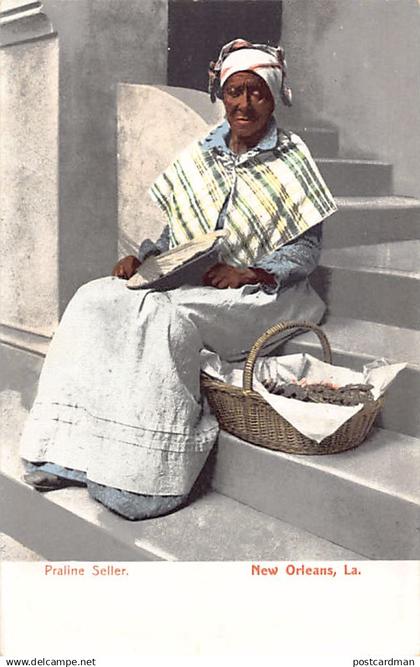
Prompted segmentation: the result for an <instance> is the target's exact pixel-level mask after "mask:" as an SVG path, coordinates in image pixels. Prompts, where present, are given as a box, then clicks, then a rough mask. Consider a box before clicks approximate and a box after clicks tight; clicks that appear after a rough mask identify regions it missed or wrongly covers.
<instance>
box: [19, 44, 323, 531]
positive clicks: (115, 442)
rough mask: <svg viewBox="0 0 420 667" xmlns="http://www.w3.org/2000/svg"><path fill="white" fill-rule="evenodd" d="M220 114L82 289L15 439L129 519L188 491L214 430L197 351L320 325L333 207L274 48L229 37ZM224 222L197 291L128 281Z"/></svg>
mask: <svg viewBox="0 0 420 667" xmlns="http://www.w3.org/2000/svg"><path fill="white" fill-rule="evenodd" d="M210 74H211V86H210V88H211V94H212V98H213V99H214V96H215V94H217V91H218V90H219V91H221V95H222V99H223V103H224V105H225V109H226V121H225V122H224V123H222V124H221V125H220V126H219V127H218V128H217V129H215V130H213V131H212V132H210V134H209V135H208V136H207V137H205V138H204V139H203V140H201V141H200V142H198V143H195V144H194V145H193V146H192V147H190V148H189V149H188V150H187V151H186V152H185V153H183V154H182V155H181V156H180V157H179V158H178V159H177V160H176V161H175V162H174V163H173V164H172V165H171V166H170V167H169V168H168V169H167V170H166V171H165V172H164V173H163V174H161V175H160V176H159V178H158V179H157V180H156V182H155V183H154V185H153V186H152V188H151V194H152V197H153V198H154V199H155V201H156V202H157V203H158V204H159V205H160V206H161V208H162V209H163V211H164V212H165V213H166V216H167V220H168V226H167V227H166V228H165V230H164V232H163V234H162V236H161V237H160V239H159V240H158V241H157V242H156V243H152V242H151V241H147V242H144V243H143V244H142V246H141V248H140V253H139V257H138V258H136V257H133V256H130V257H125V258H123V259H122V260H120V261H119V262H118V263H117V265H116V266H115V267H114V270H113V275H112V276H110V277H108V278H103V279H101V280H95V281H93V282H91V283H88V284H87V285H84V286H83V287H81V288H80V289H79V290H78V292H77V293H76V295H75V296H74V297H73V299H72V301H71V302H70V303H69V305H68V307H67V309H66V312H65V313H64V315H63V318H62V321H61V323H60V326H59V327H58V330H57V332H56V334H55V336H54V338H53V340H52V342H51V345H50V349H49V351H48V355H47V357H46V360H45V363H44V367H43V371H42V374H41V378H40V382H39V390H38V395H37V398H36V401H35V403H34V406H33V408H32V410H31V413H30V415H29V418H28V421H27V424H26V427H25V430H24V434H23V438H22V445H21V454H22V457H23V458H24V460H25V462H26V467H27V469H28V472H27V474H26V475H25V480H26V481H27V482H28V483H29V484H32V485H33V486H34V487H35V488H36V489H38V490H40V491H47V490H50V489H55V488H60V487H62V486H66V485H86V486H87V489H88V492H89V494H90V495H91V496H92V497H93V498H95V499H96V500H98V501H99V502H101V503H102V504H103V505H105V506H106V507H108V508H110V509H112V510H114V511H115V512H118V513H119V514H121V515H122V516H124V517H126V518H128V519H134V520H135V519H144V518H148V517H153V516H158V515H161V514H165V513H167V512H169V511H172V510H174V509H176V508H178V507H180V506H182V505H183V504H185V503H186V502H187V500H188V496H189V493H190V491H191V488H192V486H193V484H194V482H195V480H196V479H197V477H198V475H199V473H200V471H201V469H202V468H203V466H204V464H205V462H206V459H207V457H208V454H209V452H210V450H211V449H212V447H213V445H214V443H215V441H216V438H217V433H218V425H217V421H216V419H215V417H214V416H213V415H212V414H210V413H209V412H208V409H207V408H206V404H205V403H204V404H203V402H202V398H201V395H200V350H202V349H203V348H207V349H210V350H213V351H215V352H217V353H218V354H219V356H220V357H221V358H222V359H223V360H233V359H238V358H240V357H241V356H242V357H243V356H244V355H245V354H246V352H247V351H248V350H249V349H250V347H251V345H252V343H253V342H254V341H255V339H256V338H257V337H258V336H259V335H260V334H261V333H263V332H264V331H265V330H266V329H267V328H268V327H269V326H271V325H272V324H274V323H275V322H278V321H280V320H296V319H301V320H310V321H313V322H319V320H320V319H321V317H322V315H323V313H324V304H323V303H322V301H321V299H320V298H319V297H318V295H317V294H316V293H315V292H314V291H313V289H312V288H311V287H310V285H309V283H308V281H307V276H308V275H309V273H310V272H311V271H312V270H313V269H314V268H315V266H316V264H317V262H318V258H319V250H320V239H321V224H320V223H321V222H322V220H324V219H325V218H326V217H327V216H329V215H331V214H332V213H333V212H334V211H335V210H336V207H335V204H334V201H333V199H332V197H331V194H330V192H329V190H328V189H327V187H326V185H325V183H324V181H323V179H322V178H321V176H320V174H319V172H318V170H317V167H316V166H315V164H314V162H313V160H312V158H311V156H310V154H309V151H308V149H307V148H306V146H305V144H304V143H303V142H302V141H301V139H300V138H299V137H298V136H296V135H294V134H288V133H286V132H284V131H282V130H280V129H279V128H278V127H277V126H276V123H275V121H274V118H273V110H274V107H275V105H276V104H278V103H279V101H280V100H281V99H282V100H283V102H285V103H286V104H290V90H289V88H288V87H287V84H286V72H285V62H284V59H283V52H282V50H281V49H274V48H271V47H268V46H264V45H254V44H251V43H249V42H245V41H244V40H234V41H233V42H231V43H229V44H227V45H226V46H225V47H223V49H222V51H221V53H220V56H219V59H218V61H217V63H215V64H214V63H212V64H211V72H210ZM221 227H224V228H225V229H227V230H228V231H229V236H228V239H227V241H226V242H225V246H224V247H225V250H224V257H223V261H221V262H219V263H218V264H217V265H215V266H214V267H212V268H211V269H210V270H209V271H208V272H207V273H206V275H205V276H203V286H202V287H191V286H184V287H181V288H178V289H175V290H170V291H166V292H158V291H154V290H152V289H146V290H137V291H133V290H129V289H126V283H125V281H124V280H121V279H127V278H129V277H130V276H131V275H133V273H134V272H135V270H136V268H137V267H138V266H139V264H140V262H141V261H143V260H144V258H145V257H146V256H147V255H150V254H157V253H160V252H162V251H164V250H166V249H168V248H170V247H175V246H177V245H178V244H181V243H183V242H185V241H188V240H189V239H191V238H194V237H195V236H197V235H199V234H202V233H203V232H207V231H212V230H214V229H217V228H221Z"/></svg>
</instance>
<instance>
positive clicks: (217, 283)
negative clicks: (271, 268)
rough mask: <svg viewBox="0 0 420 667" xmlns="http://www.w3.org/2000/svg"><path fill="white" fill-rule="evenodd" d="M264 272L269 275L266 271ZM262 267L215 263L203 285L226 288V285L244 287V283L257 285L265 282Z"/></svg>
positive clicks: (205, 277)
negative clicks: (239, 266) (253, 267)
mask: <svg viewBox="0 0 420 667" xmlns="http://www.w3.org/2000/svg"><path fill="white" fill-rule="evenodd" d="M263 273H264V274H266V275H267V276H269V275H270V274H267V273H266V271H263ZM262 278H263V276H262V275H261V270H260V269H251V268H249V267H247V268H244V269H240V268H238V267H236V266H230V265H229V264H223V263H222V262H220V263H219V264H215V265H214V266H212V267H211V269H209V270H208V271H207V273H205V274H204V276H203V285H207V286H211V287H217V288H218V289H225V288H226V287H233V288H236V287H242V285H255V283H259V282H264V280H263V279H262Z"/></svg>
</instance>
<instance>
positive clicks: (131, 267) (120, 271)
mask: <svg viewBox="0 0 420 667" xmlns="http://www.w3.org/2000/svg"><path fill="white" fill-rule="evenodd" d="M140 264H141V262H140V261H139V260H138V259H137V257H134V255H128V256H127V257H123V258H122V259H120V261H119V262H117V263H116V265H115V266H114V268H113V269H112V275H113V276H115V277H116V278H122V279H123V280H128V279H129V278H131V276H133V275H134V274H135V272H136V271H137V269H138V268H139V266H140Z"/></svg>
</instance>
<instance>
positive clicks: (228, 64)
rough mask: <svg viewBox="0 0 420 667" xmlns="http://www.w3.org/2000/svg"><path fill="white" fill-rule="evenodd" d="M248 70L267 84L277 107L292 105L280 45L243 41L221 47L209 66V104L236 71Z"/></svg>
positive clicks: (219, 93)
mask: <svg viewBox="0 0 420 667" xmlns="http://www.w3.org/2000/svg"><path fill="white" fill-rule="evenodd" d="M244 71H252V72H254V73H255V74H258V76H260V77H261V78H262V79H264V81H265V82H266V84H267V85H268V87H269V89H270V91H271V94H272V96H273V99H274V103H275V104H277V103H278V102H279V101H280V100H281V101H282V102H283V104H285V105H286V106H291V105H292V91H291V89H290V87H289V86H288V84H287V63H286V60H285V58H284V49H282V47H281V46H277V47H274V46H268V45H267V44H253V43H252V42H248V41H247V40H245V39H234V40H233V41H232V42H229V43H228V44H225V45H224V46H223V47H222V49H221V51H220V53H219V57H218V59H217V61H211V62H210V65H209V93H210V97H211V101H212V102H215V101H216V97H221V91H222V87H223V84H224V83H225V81H226V80H227V79H228V78H229V77H230V76H231V75H232V74H235V73H236V72H244Z"/></svg>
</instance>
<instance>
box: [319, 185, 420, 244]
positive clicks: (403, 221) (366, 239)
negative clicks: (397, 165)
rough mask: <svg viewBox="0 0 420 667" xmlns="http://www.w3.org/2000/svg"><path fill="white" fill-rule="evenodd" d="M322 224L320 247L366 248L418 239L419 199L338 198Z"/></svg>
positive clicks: (419, 231) (419, 232) (419, 234)
mask: <svg viewBox="0 0 420 667" xmlns="http://www.w3.org/2000/svg"><path fill="white" fill-rule="evenodd" d="M336 201H337V205H338V209H339V210H338V211H337V213H335V215H334V216H332V217H331V218H329V219H328V220H327V221H326V223H325V225H324V236H323V241H322V244H323V247H324V248H342V247H346V246H356V245H359V244H361V245H369V244H375V243H385V242H390V241H406V240H409V239H419V238H420V200H418V199H414V198H411V197H337V198H336Z"/></svg>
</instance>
